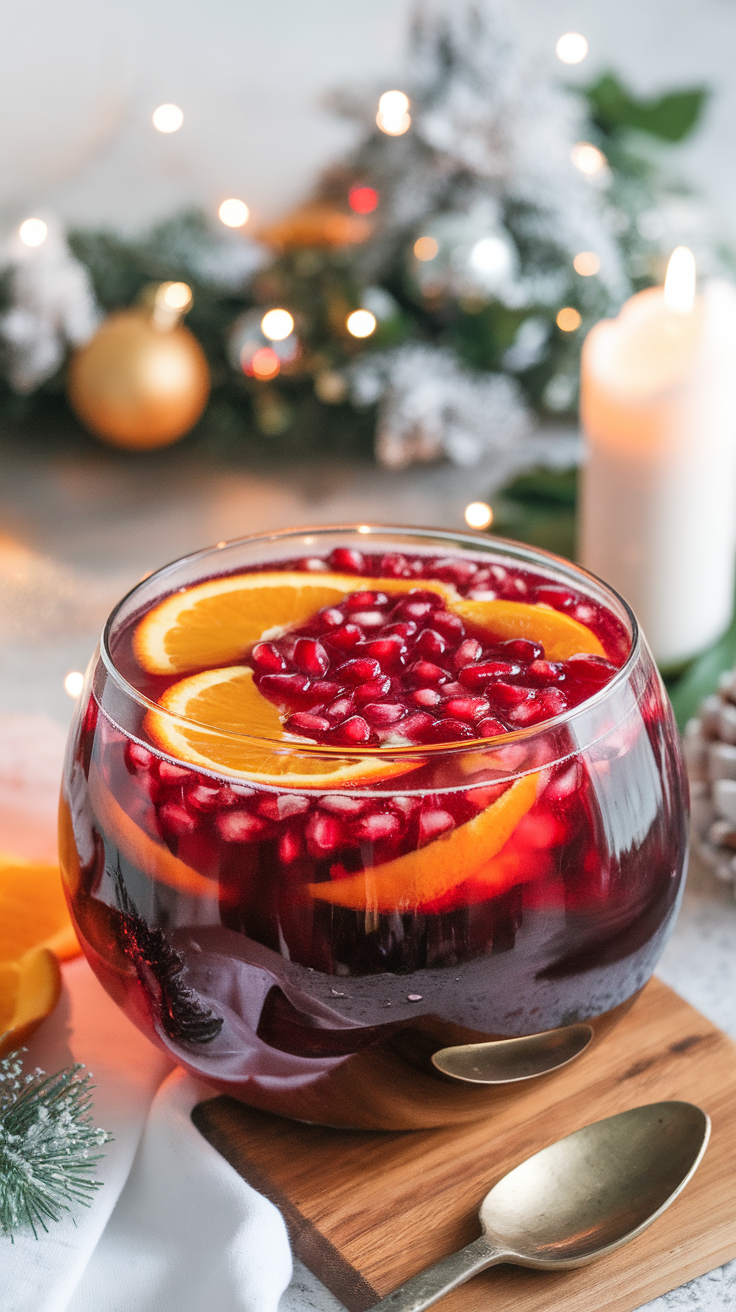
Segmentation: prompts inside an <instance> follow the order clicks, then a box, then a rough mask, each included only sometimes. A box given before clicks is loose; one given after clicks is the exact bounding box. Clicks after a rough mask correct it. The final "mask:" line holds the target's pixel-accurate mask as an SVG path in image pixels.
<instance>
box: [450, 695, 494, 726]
mask: <svg viewBox="0 0 736 1312" xmlns="http://www.w3.org/2000/svg"><path fill="white" fill-rule="evenodd" d="M490 709H491V708H490V705H489V703H488V699H487V698H486V697H449V698H448V699H447V701H445V702H443V704H442V711H443V714H444V715H449V716H450V718H451V719H453V720H469V721H470V722H471V723H472V722H473V720H478V719H482V717H483V716H484V715H485V713H486V711H489V710H490Z"/></svg>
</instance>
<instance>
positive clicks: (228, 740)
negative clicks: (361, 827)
mask: <svg viewBox="0 0 736 1312" xmlns="http://www.w3.org/2000/svg"><path fill="white" fill-rule="evenodd" d="M160 705H161V707H162V708H163V709H164V711H168V712H170V715H161V714H159V713H158V712H156V711H149V713H148V715H147V716H146V729H147V731H148V733H149V734H150V735H151V738H152V739H153V741H154V742H155V743H157V744H158V746H159V747H162V748H163V749H164V751H166V752H168V753H170V755H172V756H174V757H176V758H177V760H180V761H187V762H189V763H190V764H191V765H196V766H199V767H201V768H202V769H204V770H212V771H214V772H215V773H217V774H224V775H227V776H228V777H234V778H237V779H247V780H252V781H254V782H257V783H265V784H276V785H279V786H280V787H283V788H334V787H339V786H341V785H342V784H354V783H358V782H360V783H364V782H369V781H370V780H373V779H381V778H387V777H389V776H390V775H394V774H404V773H405V772H406V771H407V770H411V769H414V768H416V762H406V763H404V762H401V761H389V760H386V761H384V760H379V759H378V758H376V757H371V756H358V757H357V758H356V757H350V756H348V755H344V756H338V757H336V756H335V754H334V752H332V753H329V754H328V753H327V752H325V754H324V755H320V754H318V753H317V752H312V753H310V752H309V751H300V747H301V743H300V742H299V740H298V739H296V738H295V737H293V736H290V735H287V734H285V733H284V729H283V726H282V723H281V717H280V715H279V712H278V709H277V708H276V706H274V705H273V703H272V702H270V701H268V700H267V699H266V698H265V697H263V696H262V695H261V693H259V691H258V689H257V688H256V686H255V684H254V682H253V671H252V670H250V669H249V668H248V667H247V666H245V665H228V666H226V667H225V669H222V670H203V671H202V672H201V673H200V674H192V675H190V677H189V678H188V679H180V681H179V682H178V683H175V684H174V685H173V686H172V687H171V688H168V689H167V690H166V692H165V693H164V694H163V696H162V697H161V700H160ZM171 715H175V716H181V717H183V718H182V719H181V720H174V719H171V718H170V716H171ZM184 721H189V722H190V723H185V722H184ZM192 721H194V722H195V723H191V722H192ZM244 734H248V735H249V738H245V737H243V736H242V735H244ZM254 739H261V740H263V739H265V740H266V741H265V742H263V741H261V742H258V741H253V740H254ZM309 746H310V747H313V744H312V743H310V744H309Z"/></svg>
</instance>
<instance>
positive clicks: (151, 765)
mask: <svg viewBox="0 0 736 1312" xmlns="http://www.w3.org/2000/svg"><path fill="white" fill-rule="evenodd" d="M157 762H158V757H157V756H154V755H153V752H149V750H148V748H147V747H142V746H141V744H140V743H133V742H131V741H130V740H128V742H127V743H126V744H125V765H126V767H127V769H128V771H129V772H130V774H137V772H138V771H139V770H153V769H155V766H156V764H157Z"/></svg>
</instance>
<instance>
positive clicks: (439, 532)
mask: <svg viewBox="0 0 736 1312" xmlns="http://www.w3.org/2000/svg"><path fill="white" fill-rule="evenodd" d="M334 534H342V535H351V536H353V537H357V536H358V535H359V537H360V540H362V541H363V542H365V543H366V545H367V544H368V542H369V541H370V537H371V535H376V536H379V535H380V536H384V535H389V534H394V535H395V534H400V535H401V536H403V537H416V538H417V540H418V541H422V540H423V541H426V540H427V539H433V540H434V541H436V542H446V543H447V545H448V547H455V548H457V547H458V546H460V547H461V548H462V547H465V546H466V544H467V546H468V547H472V546H476V547H481V548H482V549H483V552H484V553H489V554H490V553H491V552H494V551H496V552H498V554H499V555H501V554H505V555H510V556H512V557H514V558H516V559H518V560H519V562H520V563H521V562H524V563H526V564H527V565H529V566H531V565H533V564H534V563H535V562H536V563H537V564H538V565H540V566H542V567H545V566H546V568H547V569H548V570H551V571H553V572H554V573H555V574H557V575H559V574H563V575H565V576H567V577H569V579H570V581H574V580H576V579H577V580H579V579H581V578H582V579H583V580H588V581H589V582H590V583H591V584H593V585H594V587H595V589H600V590H601V591H602V592H603V593H604V594H605V595H606V596H608V597H610V598H611V599H613V600H614V601H615V602H617V603H618V605H619V606H620V607H621V609H622V610H623V612H624V614H625V615H626V618H627V619H628V622H629V625H630V628H631V646H630V649H629V652H628V655H627V657H626V660H625V661H624V663H623V665H621V666H620V668H619V669H618V670H617V671H616V673H615V674H614V675H613V677H612V678H611V679H610V680H609V682H608V683H606V684H605V685H604V686H603V687H602V688H600V689H599V690H598V691H597V692H595V693H594V694H593V695H592V696H591V697H588V698H586V700H585V701H583V702H580V703H579V705H577V706H573V707H569V708H568V709H567V710H565V711H562V712H561V713H560V714H559V715H555V716H552V717H551V718H550V719H548V720H543V721H541V722H540V723H539V724H533V725H528V726H527V727H526V728H521V729H513V730H510V731H509V732H507V733H504V734H499V735H497V736H496V737H493V738H466V739H461V740H460V741H459V742H455V743H452V742H450V743H430V744H427V745H421V744H413V743H412V744H407V745H406V746H405V747H400V746H391V747H384V746H381V747H377V746H375V747H370V746H362V747H343V746H339V747H337V746H336V747H332V746H328V745H326V744H324V743H313V742H303V741H301V740H298V739H296V738H294V739H288V740H277V739H273V738H261V737H258V736H257V735H254V734H248V733H234V732H232V731H230V730H224V729H218V728H216V727H215V726H213V725H207V724H203V723H202V722H201V721H199V720H191V719H188V718H187V717H186V716H182V715H177V714H174V713H173V712H172V711H168V710H166V709H164V708H163V707H162V706H160V705H159V704H158V702H154V701H152V700H151V699H150V698H149V697H147V696H146V695H145V693H142V692H140V690H139V689H137V688H136V687H134V685H133V684H131V683H130V682H129V681H128V680H127V679H126V678H125V677H124V675H122V674H121V672H120V671H119V670H118V669H117V667H116V665H115V661H114V658H113V656H112V651H111V648H110V638H111V635H112V631H113V628H114V625H115V621H116V620H117V618H118V616H119V614H120V612H121V610H122V609H123V607H125V606H126V605H127V604H128V603H129V602H131V600H133V599H134V598H135V596H136V594H137V593H138V592H139V591H141V590H142V589H143V588H144V587H145V586H147V585H150V584H151V582H152V581H156V580H158V579H163V578H164V577H165V576H166V575H167V574H169V573H170V574H174V572H175V571H178V570H181V569H182V567H184V566H187V565H189V566H195V565H196V564H197V562H198V561H203V560H205V559H207V558H208V557H210V558H213V559H214V558H216V556H217V555H218V554H219V552H220V551H222V550H227V549H229V548H238V547H248V546H257V545H258V544H263V545H264V546H265V545H266V544H268V543H269V542H274V543H276V542H283V541H286V540H288V539H293V540H297V539H299V538H304V537H307V536H308V537H311V538H319V537H320V536H322V537H328V536H330V535H334ZM315 554H316V553H315ZM263 563H264V564H267V563H268V562H267V561H264V562H263ZM232 572H233V573H237V572H238V571H237V569H235V570H233V571H232ZM204 577H207V576H206V575H205V576H204ZM417 587H421V580H419V579H418V580H417ZM172 591H173V589H172ZM167 595H169V593H168V592H167V591H163V592H162V593H161V596H160V598H159V599H160V600H163V598H164V597H165V596H167ZM641 649H642V635H641V630H640V628H639V625H638V623H637V620H636V616H635V615H634V612H633V611H632V609H631V607H630V606H629V604H628V602H627V601H626V600H625V599H624V598H623V597H622V596H621V595H620V593H618V592H616V590H615V588H612V587H611V585H610V584H608V583H606V582H605V581H604V580H603V579H601V578H599V577H598V576H597V575H596V574H593V573H592V572H591V571H590V570H587V569H585V568H584V566H582V565H578V564H576V563H574V562H572V561H568V560H565V558H564V557H563V556H557V555H555V554H554V552H551V551H546V550H545V549H544V548H542V547H533V546H530V545H528V544H527V543H523V542H515V541H514V540H513V539H511V538H502V537H496V536H495V535H493V534H487V533H480V532H478V533H474V532H472V531H470V532H468V531H464V530H458V531H455V530H453V529H434V528H428V527H425V526H419V525H408V526H407V525H397V524H363V525H358V524H320V525H318V526H316V527H304V528H296V529H295V528H289V529H278V530H275V531H273V532H270V533H254V534H248V535H246V536H245V537H241V538H231V539H229V540H228V541H226V542H222V543H218V544H217V545H216V546H209V547H202V548H200V549H199V550H198V551H193V552H190V553H188V554H187V555H184V556H179V557H177V558H176V559H175V560H172V561H169V562H168V563H167V564H166V565H162V566H161V567H160V568H159V569H157V570H153V571H152V572H151V573H150V574H147V575H146V576H145V577H144V578H142V579H140V580H139V581H138V582H137V583H136V584H135V585H134V586H133V587H132V588H130V589H129V591H128V592H126V593H125V595H124V596H123V597H121V599H120V601H119V602H118V603H117V605H116V606H115V607H114V608H113V610H112V611H111V612H110V615H109V616H108V619H107V621H106V622H105V626H104V628H103V631H102V636H101V639H100V657H101V659H102V662H103V664H104V666H105V669H106V670H107V672H108V674H109V675H110V677H111V678H112V679H113V680H114V682H115V683H116V684H117V686H118V688H119V690H120V691H121V692H122V693H123V694H124V695H125V696H126V697H128V698H130V699H131V700H132V701H134V702H135V703H137V704H138V706H140V707H141V709H142V710H144V711H146V712H148V711H153V712H154V713H155V714H156V715H159V716H163V717H164V718H166V719H168V720H170V721H172V722H176V723H179V724H187V725H192V726H195V727H196V728H197V729H199V730H201V729H203V728H204V729H207V730H208V731H209V732H211V733H213V734H216V735H217V736H218V737H220V738H225V739H229V740H231V741H237V742H243V743H252V744H253V745H254V746H257V747H260V748H263V747H264V746H267V747H268V748H269V749H270V750H272V751H274V752H277V753H279V754H281V753H287V752H288V753H290V754H292V753H293V754H299V755H302V754H304V755H307V756H312V757H322V758H326V759H332V760H337V759H338V758H340V759H342V760H345V759H346V758H347V759H353V760H357V759H360V758H361V757H366V756H373V755H375V754H376V753H377V752H378V753H380V756H381V757H382V758H384V759H386V760H390V759H393V758H395V757H396V758H399V759H401V760H407V759H411V758H416V757H420V758H422V759H426V758H427V757H428V756H434V757H436V756H442V755H455V754H467V753H468V752H469V751H477V750H483V749H485V750H488V749H489V748H498V747H501V746H507V745H510V744H512V743H523V742H529V741H530V740H532V739H533V738H535V737H538V736H539V735H540V734H542V733H545V734H546V733H549V732H550V731H554V730H556V729H561V728H563V727H564V726H565V725H567V724H569V723H570V722H571V721H572V720H574V719H577V718H580V717H581V716H582V715H585V714H586V713H587V712H588V711H589V710H590V709H591V708H595V707H597V706H600V705H601V704H602V703H603V702H605V701H606V700H607V699H608V698H610V697H612V696H613V695H614V693H615V692H616V691H617V690H618V689H619V688H620V687H621V685H622V684H624V683H626V681H627V680H628V678H629V675H630V673H631V671H632V669H633V668H634V666H635V665H636V664H637V662H638V661H639V659H640V656H641ZM182 677H183V678H185V677H187V676H186V675H182Z"/></svg>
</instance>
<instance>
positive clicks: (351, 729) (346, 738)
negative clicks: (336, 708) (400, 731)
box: [330, 715, 375, 747]
mask: <svg viewBox="0 0 736 1312" xmlns="http://www.w3.org/2000/svg"><path fill="white" fill-rule="evenodd" d="M374 740H375V735H374V734H373V733H372V731H371V727H370V725H369V724H368V723H367V721H366V720H364V719H363V717H362V715H351V716H350V719H349V720H343V722H342V724H338V725H336V726H335V728H334V729H331V730H330V741H331V742H335V743H342V744H343V745H344V746H345V747H360V746H362V745H363V743H368V742H372V741H374Z"/></svg>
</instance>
